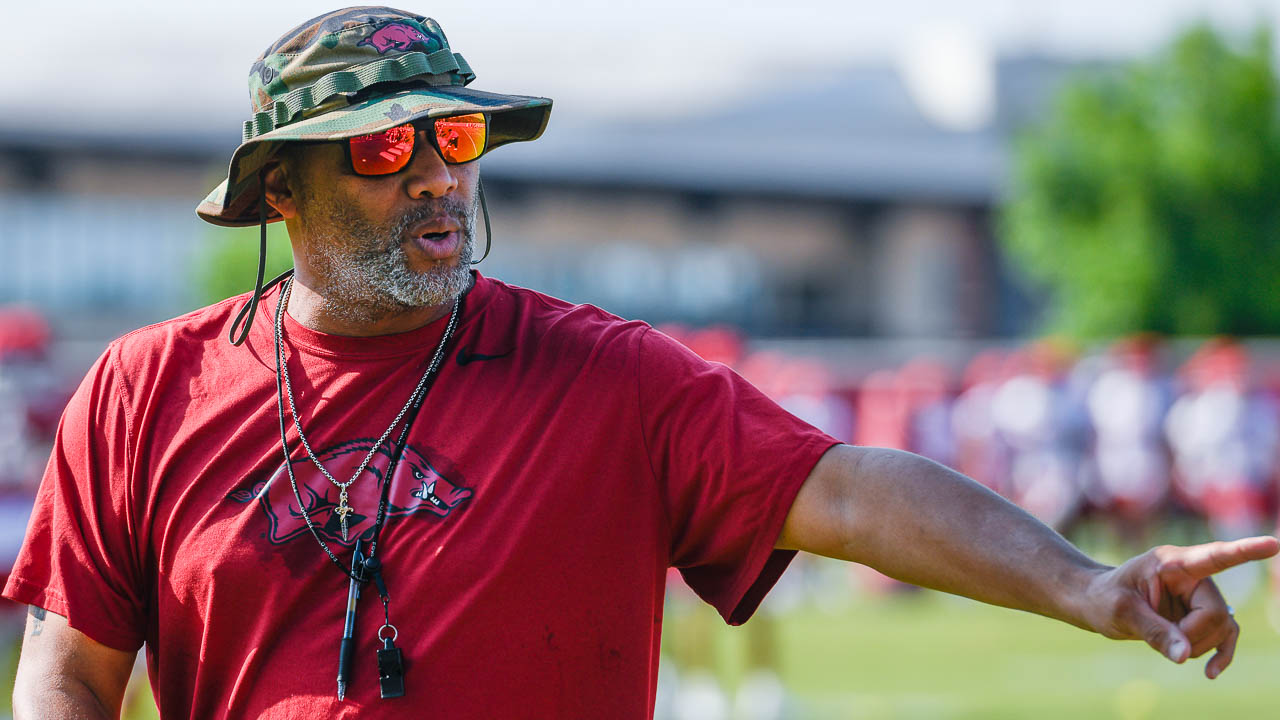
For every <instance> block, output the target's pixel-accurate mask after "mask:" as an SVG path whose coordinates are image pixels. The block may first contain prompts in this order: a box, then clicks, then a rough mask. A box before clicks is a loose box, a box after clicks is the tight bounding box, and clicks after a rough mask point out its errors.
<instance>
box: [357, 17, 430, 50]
mask: <svg viewBox="0 0 1280 720" xmlns="http://www.w3.org/2000/svg"><path fill="white" fill-rule="evenodd" d="M419 43H420V44H422V45H424V46H425V47H426V50H427V52H432V51H434V50H439V49H440V48H441V47H442V43H441V42H440V40H439V39H437V38H434V37H432V36H431V35H430V34H429V33H425V32H423V31H421V30H419V29H418V28H416V27H413V26H412V25H410V24H408V23H403V22H389V23H386V24H384V25H382V26H381V27H379V28H378V29H377V30H374V31H373V33H372V34H371V35H369V37H367V38H365V39H363V40H361V41H360V42H358V43H356V45H357V46H360V45H372V46H373V47H374V48H375V49H377V51H378V54H379V55H385V54H386V53H387V52H388V51H389V50H400V51H406V50H409V49H411V48H413V46H414V45H415V44H419Z"/></svg>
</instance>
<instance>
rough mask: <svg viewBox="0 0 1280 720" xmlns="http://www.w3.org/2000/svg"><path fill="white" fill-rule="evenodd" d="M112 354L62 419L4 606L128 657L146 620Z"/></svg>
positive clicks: (126, 440) (127, 446) (123, 413)
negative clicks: (39, 610)
mask: <svg viewBox="0 0 1280 720" xmlns="http://www.w3.org/2000/svg"><path fill="white" fill-rule="evenodd" d="M112 352H113V349H112V348H108V350H107V352H106V353H105V354H104V355H103V356H102V357H101V358H99V359H98V361H97V362H96V363H95V364H94V366H93V368H92V369H90V371H89V374H88V375H87V376H86V377H85V379H84V381H83V382H82V383H81V384H80V387H79V389H77V390H76V393H75V395H74V396H72V398H71V401H70V402H69V403H68V404H67V408H66V410H65V411H63V414H62V420H61V421H60V422H59V424H58V432H57V435H56V437H55V439H54V446H53V453H52V454H51V455H50V457H49V464H48V466H47V467H46V469H45V473H44V478H43V479H42V480H41V482H40V489H39V491H38V492H37V493H36V500H35V508H34V510H33V511H32V514H31V521H30V524H29V525H28V526H27V534H26V539H25V540H24V541H23V544H22V550H21V551H20V552H19V554H18V559H17V562H15V563H14V567H13V571H12V573H11V574H10V575H9V580H8V582H7V583H6V584H5V588H4V596H5V597H7V598H9V599H10V600H14V601H17V602H20V603H25V604H28V605H36V606H39V607H43V608H45V609H47V610H49V611H51V612H54V613H57V614H59V615H62V616H65V617H66V618H67V620H68V622H69V623H70V625H71V627H73V628H75V629H77V630H79V631H80V632H82V633H84V634H85V635H88V636H89V637H90V638H92V639H94V640H96V641H98V642H100V643H102V644H104V645H108V646H110V647H113V648H116V649H119V650H124V651H126V652H132V651H135V650H137V649H138V647H139V646H141V644H142V640H143V628H144V625H143V623H144V618H145V612H144V605H143V600H142V597H143V595H142V592H141V591H140V588H141V587H142V586H143V584H142V578H141V574H140V572H139V568H140V567H141V563H139V561H138V557H137V554H136V548H137V547H138V545H137V543H136V542H135V539H136V538H137V534H136V533H137V530H138V528H137V527H136V526H135V522H134V520H133V515H132V501H131V496H130V493H129V487H130V468H131V465H132V462H131V455H132V453H131V449H132V448H131V444H132V439H131V436H130V424H129V417H128V409H127V406H126V404H125V403H124V402H123V398H122V396H121V393H120V384H119V378H118V373H117V368H116V365H115V363H114V362H113V359H112Z"/></svg>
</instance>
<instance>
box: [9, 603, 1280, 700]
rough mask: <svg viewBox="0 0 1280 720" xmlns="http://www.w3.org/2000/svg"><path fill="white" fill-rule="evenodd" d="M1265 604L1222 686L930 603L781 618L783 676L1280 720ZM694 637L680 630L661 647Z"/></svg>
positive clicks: (723, 639) (1128, 653)
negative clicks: (684, 636)
mask: <svg viewBox="0 0 1280 720" xmlns="http://www.w3.org/2000/svg"><path fill="white" fill-rule="evenodd" d="M1261 595H1262V594H1261V593H1259V594H1258V595H1257V597H1258V598H1259V599H1258V600H1257V601H1255V602H1253V603H1250V604H1249V605H1247V606H1243V607H1238V608H1237V616H1238V617H1239V619H1240V624H1241V626H1242V627H1243V629H1244V630H1243V635H1242V638H1241V642H1240V647H1239V650H1238V651H1237V654H1236V660H1235V663H1234V664H1233V665H1232V666H1231V668H1230V669H1229V670H1228V671H1227V672H1226V673H1224V674H1223V675H1222V677H1220V678H1219V679H1217V680H1214V681H1209V680H1206V679H1205V678H1204V675H1203V674H1202V670H1203V663H1204V660H1205V659H1207V658H1205V659H1201V660H1193V661H1191V662H1189V663H1188V664H1187V665H1184V666H1175V665H1173V664H1171V663H1169V662H1168V661H1166V660H1164V659H1163V658H1161V657H1160V656H1158V655H1156V654H1155V653H1154V652H1153V651H1151V650H1149V649H1147V647H1146V646H1145V645H1142V644H1140V643H1136V642H1126V643H1118V642H1112V641H1108V640H1105V639H1103V638H1101V637H1098V636H1096V635H1092V634H1089V633H1086V632H1082V631H1080V630H1076V629H1074V628H1071V627H1067V626H1065V625H1060V624H1058V623H1055V622H1053V621H1050V620H1045V619H1043V618H1039V617H1035V616H1032V615H1027V614H1024V613H1018V612H1013V611H1009V610H1002V609H998V608H991V607H987V606H983V605H979V604H977V603H973V602H970V601H967V600H961V599H957V598H952V597H948V596H943V595H939V594H937V593H931V592H917V593H907V594H899V595H895V596H892V597H882V598H869V597H868V598H860V599H856V600H853V601H851V602H850V603H849V604H848V605H847V607H844V608H841V609H839V610H836V611H831V610H819V609H814V608H812V607H810V608H807V609H801V610H796V611H792V612H789V613H787V614H784V615H780V616H779V617H778V618H777V620H776V629H777V632H776V636H777V654H778V658H779V661H780V668H779V670H780V674H781V676H782V678H783V680H784V682H785V683H786V684H787V686H788V687H789V688H790V690H791V691H792V694H793V698H794V701H795V703H796V705H797V708H798V710H799V712H798V714H797V716H796V717H798V718H808V719H811V720H829V719H834V718H841V719H843V718H868V719H872V720H878V719H889V718H930V719H939V718H941V719H946V718H983V719H999V718H1035V719H1037V720H1051V719H1054V718H1073V719H1074V718H1118V719H1120V720H1144V719H1146V718H1152V719H1154V718H1159V719H1160V720H1173V719H1176V718H1205V717H1212V718H1215V719H1217V720H1227V719H1234V718H1272V717H1280V682H1277V679H1278V678H1280V635H1278V634H1277V633H1276V632H1275V631H1274V630H1273V629H1272V628H1271V626H1270V625H1269V624H1268V622H1267V620H1266V617H1265V608H1264V602H1263V601H1262V600H1261ZM698 612H701V610H699V611H698ZM708 612H709V611H708ZM707 619H710V618H707ZM714 622H716V623H718V622H719V621H718V620H714ZM688 623H689V618H688V617H685V618H684V619H683V620H682V621H677V620H676V619H675V618H672V622H669V623H668V626H667V627H668V637H667V638H666V639H665V642H666V643H667V644H668V645H670V644H671V643H672V642H676V641H678V638H677V637H675V636H676V634H677V633H679V632H682V631H683V628H687V627H688ZM695 624H699V625H701V624H703V623H701V622H700V621H698V620H696V619H695ZM706 625H707V626H708V627H709V626H710V623H707V624H706ZM709 642H710V643H711V646H712V647H713V648H714V653H713V655H714V658H715V664H716V666H717V669H718V671H719V673H720V674H721V675H722V677H723V678H724V680H725V682H726V684H727V685H729V686H730V687H732V685H733V684H734V683H735V682H737V679H738V678H739V677H740V676H741V674H742V672H743V670H744V668H743V664H744V661H743V659H742V658H743V655H744V654H745V645H746V631H745V629H744V628H724V627H717V628H715V629H714V630H712V632H711V636H710V639H709ZM141 700H142V702H140V703H139V705H140V706H141V708H142V712H138V713H135V714H133V715H132V717H133V718H135V719H141V718H153V717H154V705H153V704H152V703H151V701H150V699H149V698H146V697H145V696H144V697H143V698H142V699H141ZM5 705H7V698H6V702H5Z"/></svg>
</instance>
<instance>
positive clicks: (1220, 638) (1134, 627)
mask: <svg viewBox="0 0 1280 720" xmlns="http://www.w3.org/2000/svg"><path fill="white" fill-rule="evenodd" d="M777 545H778V547H779V548H787V549H795V550H805V551H807V552H812V553H816V554H819V555H826V556H829V557H834V558H840V559H843V560H850V561H853V562H858V563H862V564H865V565H869V566H870V567H873V568H875V569H877V570H879V571H880V572H882V573H884V574H886V575H889V576H890V577H893V578H897V579H898V580H902V581H904V582H909V583H912V584H915V585H920V586H923V587H928V588H933V589H935V590H943V591H945V592H950V593H954V594H957V595H964V596H966V597H971V598H973V599H975V600H981V601H983V602H987V603H991V604H994V605H1003V606H1005V607H1010V608H1016V609H1019V610H1027V611H1029V612H1034V613H1038V614H1040V615H1045V616H1048V617H1051V618H1056V619H1058V620H1062V621H1064V622H1068V623H1071V624H1072V625H1076V626H1077V627H1081V628H1085V629H1087V630H1093V631H1095V632H1098V633H1101V634H1103V635H1105V636H1107V637H1110V638H1116V639H1123V638H1133V639H1142V640H1145V641H1146V642H1147V643H1148V644H1149V645H1151V647H1153V648H1155V649H1156V650H1157V651H1159V652H1161V653H1162V654H1164V655H1165V656H1166V657H1168V658H1169V659H1170V660H1173V661H1174V662H1179V663H1180V662H1184V661H1185V660H1186V659H1187V658H1188V657H1199V656H1200V655H1202V654H1204V653H1206V652H1208V651H1209V650H1212V649H1215V648H1216V649H1217V650H1218V653H1217V654H1216V655H1215V656H1214V657H1213V659H1212V660H1210V661H1209V664H1208V665H1207V666H1206V668H1205V674H1206V675H1207V676H1208V677H1210V678H1213V677H1217V676H1218V675H1219V674H1220V673H1221V672H1222V671H1223V670H1224V669H1225V668H1226V667H1227V665H1228V664H1230V662H1231V657H1232V655H1233V654H1234V652H1235V643H1236V637H1237V636H1238V634H1239V626H1237V625H1236V623H1235V620H1234V619H1233V618H1232V617H1231V616H1230V614H1229V612H1228V610H1227V605H1226V602H1225V601H1224V600H1223V599H1222V595H1221V594H1220V593H1219V592H1218V589H1217V587H1215V586H1214V584H1213V581H1212V580H1209V579H1208V577H1209V576H1210V575H1212V574H1213V573H1216V572H1220V571H1222V570H1225V569H1226V568H1229V567H1232V566H1234V565H1239V564H1240V563H1243V562H1247V561H1249V560H1258V559H1262V558H1265V557H1270V556H1271V555H1274V554H1276V552H1277V550H1280V542H1278V541H1277V540H1276V539H1275V538H1270V537H1262V538H1250V539H1247V540H1240V541H1236V542H1233V543H1210V544H1208V545H1200V546H1196V547H1189V548H1181V547H1171V546H1166V547H1159V548H1155V549H1153V550H1150V551H1148V552H1146V553H1143V554H1142V555H1139V556H1138V557H1135V558H1133V559H1132V560H1130V561H1128V562H1126V563H1125V564H1124V565H1122V566H1120V567H1118V568H1112V567H1109V566H1107V565H1102V564H1100V563H1097V562H1095V561H1093V560H1091V559H1090V558H1089V557H1087V556H1086V555H1084V554H1083V553H1081V552H1080V551H1079V550H1077V549H1076V548H1075V546H1073V545H1072V544H1071V543H1069V542H1067V541H1066V540H1065V539H1064V538H1063V537H1062V536H1061V535H1059V534H1057V533H1056V532H1054V531H1053V530H1052V529H1050V528H1049V527H1047V526H1045V525H1044V524H1043V523H1041V522H1040V521H1038V520H1036V519H1035V518H1033V517H1032V516H1031V515H1029V514H1028V513H1026V512H1025V511H1023V510H1022V509H1020V508H1018V507H1017V506H1015V505H1014V504H1012V503H1010V502H1009V501H1007V500H1005V499H1004V498H1002V497H1000V496H999V495H996V494H995V493H993V492H991V491H990V490H988V489H986V488H985V487H983V486H981V485H979V484H978V483H976V482H974V481H972V480H970V479H969V478H966V477H965V476H963V475H961V474H959V473H957V472H954V471H952V470H949V469H947V468H945V467H943V466H941V465H939V464H937V463H935V462H933V461H931V460H927V459H925V458H923V457H920V456H919V455H914V454H912V453H908V452H902V451H898V450H887V449H883V448H861V447H851V446H848V445H840V446H837V447H834V448H832V449H831V450H830V451H828V452H827V454H826V455H824V456H823V458H822V460H820V461H819V462H818V464H817V465H816V466H815V467H814V469H813V471H812V472H811V473H810V475H809V478H808V479H807V480H806V481H805V484H804V486H803V487H802V488H801V489H800V493H799V495H797V496H796V500H795V502H794V504H793V505H792V507H791V511H790V513H789V514H788V515H787V520H786V524H785V525H784V526H783V530H782V534H781V536H780V537H779V538H778V543H777Z"/></svg>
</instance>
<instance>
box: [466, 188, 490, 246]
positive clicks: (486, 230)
mask: <svg viewBox="0 0 1280 720" xmlns="http://www.w3.org/2000/svg"><path fill="white" fill-rule="evenodd" d="M476 192H477V193H478V194H479V195H480V212H481V214H483V215H484V255H481V256H480V259H479V260H472V261H471V264H472V265H479V264H480V263H482V262H484V259H485V258H487V257H489V249H490V248H492V247H493V232H492V231H491V230H490V228H489V203H487V202H485V199H484V183H482V182H480V179H479V178H476Z"/></svg>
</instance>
